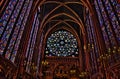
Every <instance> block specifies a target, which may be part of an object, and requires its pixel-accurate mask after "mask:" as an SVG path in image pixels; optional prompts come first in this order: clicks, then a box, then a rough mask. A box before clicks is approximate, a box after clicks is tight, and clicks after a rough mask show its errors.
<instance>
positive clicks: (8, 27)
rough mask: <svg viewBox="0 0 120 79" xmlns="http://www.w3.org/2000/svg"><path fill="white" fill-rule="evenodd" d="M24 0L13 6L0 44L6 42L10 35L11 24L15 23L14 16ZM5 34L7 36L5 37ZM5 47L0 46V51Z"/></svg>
mask: <svg viewBox="0 0 120 79" xmlns="http://www.w3.org/2000/svg"><path fill="white" fill-rule="evenodd" d="M23 2H24V0H20V1H19V2H18V4H17V6H16V7H15V10H14V12H13V14H12V17H11V18H10V21H9V22H8V26H7V28H6V30H5V32H4V34H3V37H2V39H1V40H4V42H3V41H1V42H0V44H2V45H3V44H5V45H6V44H7V42H8V38H9V37H10V34H11V31H12V29H13V25H14V23H15V21H16V19H17V18H16V17H17V16H18V14H19V11H20V9H21V7H22V3H23ZM6 36H7V37H6ZM5 47H6V46H4V47H3V48H1V47H0V50H2V51H4V49H5ZM2 53H3V52H1V53H0V54H2Z"/></svg>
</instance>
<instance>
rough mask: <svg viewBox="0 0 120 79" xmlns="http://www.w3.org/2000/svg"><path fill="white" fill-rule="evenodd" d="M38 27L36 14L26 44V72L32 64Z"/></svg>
mask: <svg viewBox="0 0 120 79" xmlns="http://www.w3.org/2000/svg"><path fill="white" fill-rule="evenodd" d="M38 27H39V18H38V14H37V13H36V14H35V18H34V22H33V25H32V30H31V33H30V39H29V43H28V47H27V52H26V58H27V66H26V71H27V72H30V64H31V62H32V57H33V52H34V47H35V41H36V36H37V32H38Z"/></svg>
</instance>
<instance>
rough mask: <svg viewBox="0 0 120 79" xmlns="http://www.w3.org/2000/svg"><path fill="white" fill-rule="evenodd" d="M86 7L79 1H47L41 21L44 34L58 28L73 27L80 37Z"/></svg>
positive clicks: (41, 12)
mask: <svg viewBox="0 0 120 79" xmlns="http://www.w3.org/2000/svg"><path fill="white" fill-rule="evenodd" d="M83 13H84V7H83V6H82V3H81V2H80V1H79V0H46V1H45V2H44V4H42V6H41V11H40V14H41V15H40V16H41V18H40V20H41V22H43V26H44V32H47V31H48V29H49V28H52V27H53V26H55V27H56V28H60V27H61V26H64V27H68V28H70V27H72V28H73V29H74V30H75V31H76V32H77V34H78V35H79V36H80V27H79V26H80V25H79V22H82V23H83V22H84V15H83Z"/></svg>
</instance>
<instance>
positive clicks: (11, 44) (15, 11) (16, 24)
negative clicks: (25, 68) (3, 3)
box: [0, 0, 33, 62]
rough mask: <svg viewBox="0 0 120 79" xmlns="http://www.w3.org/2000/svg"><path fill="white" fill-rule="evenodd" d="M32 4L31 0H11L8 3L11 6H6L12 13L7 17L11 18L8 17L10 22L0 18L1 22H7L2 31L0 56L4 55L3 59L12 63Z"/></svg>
mask: <svg viewBox="0 0 120 79" xmlns="http://www.w3.org/2000/svg"><path fill="white" fill-rule="evenodd" d="M17 1H18V2H17ZM16 2H17V3H16ZM32 3H33V1H32V0H11V1H10V3H9V4H11V5H10V6H9V5H8V7H9V9H10V8H11V9H10V10H11V11H12V12H11V14H10V15H9V16H11V17H9V19H10V20H7V19H4V17H2V18H1V20H6V21H8V22H7V23H8V24H6V28H4V29H2V32H3V35H2V37H1V41H0V54H4V55H5V57H6V58H7V59H9V60H11V61H12V62H14V60H15V57H16V54H17V50H18V48H19V44H20V40H21V37H22V33H23V31H24V27H25V24H26V21H27V18H28V15H29V12H30V9H31V6H32ZM13 4H14V6H13ZM6 10H7V8H6ZM3 15H4V14H3ZM17 18H18V19H17ZM3 23H4V22H3ZM10 25H11V26H10ZM0 29H1V27H0ZM3 30H4V31H3ZM5 35H6V36H5ZM5 48H6V50H5Z"/></svg>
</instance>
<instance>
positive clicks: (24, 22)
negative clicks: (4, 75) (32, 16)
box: [10, 0, 33, 62]
mask: <svg viewBox="0 0 120 79" xmlns="http://www.w3.org/2000/svg"><path fill="white" fill-rule="evenodd" d="M32 3H33V0H31V1H30V2H29V6H28V8H27V11H26V12H25V16H24V19H23V21H22V25H21V28H20V31H19V33H18V38H17V39H16V43H15V46H14V49H13V52H14V54H13V55H12V56H11V58H12V59H10V60H11V61H12V62H14V60H15V56H16V54H17V51H18V48H19V44H20V40H21V37H22V34H23V31H24V28H25V24H26V22H27V18H28V15H29V12H30V10H31V6H32ZM24 9H25V7H24Z"/></svg>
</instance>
